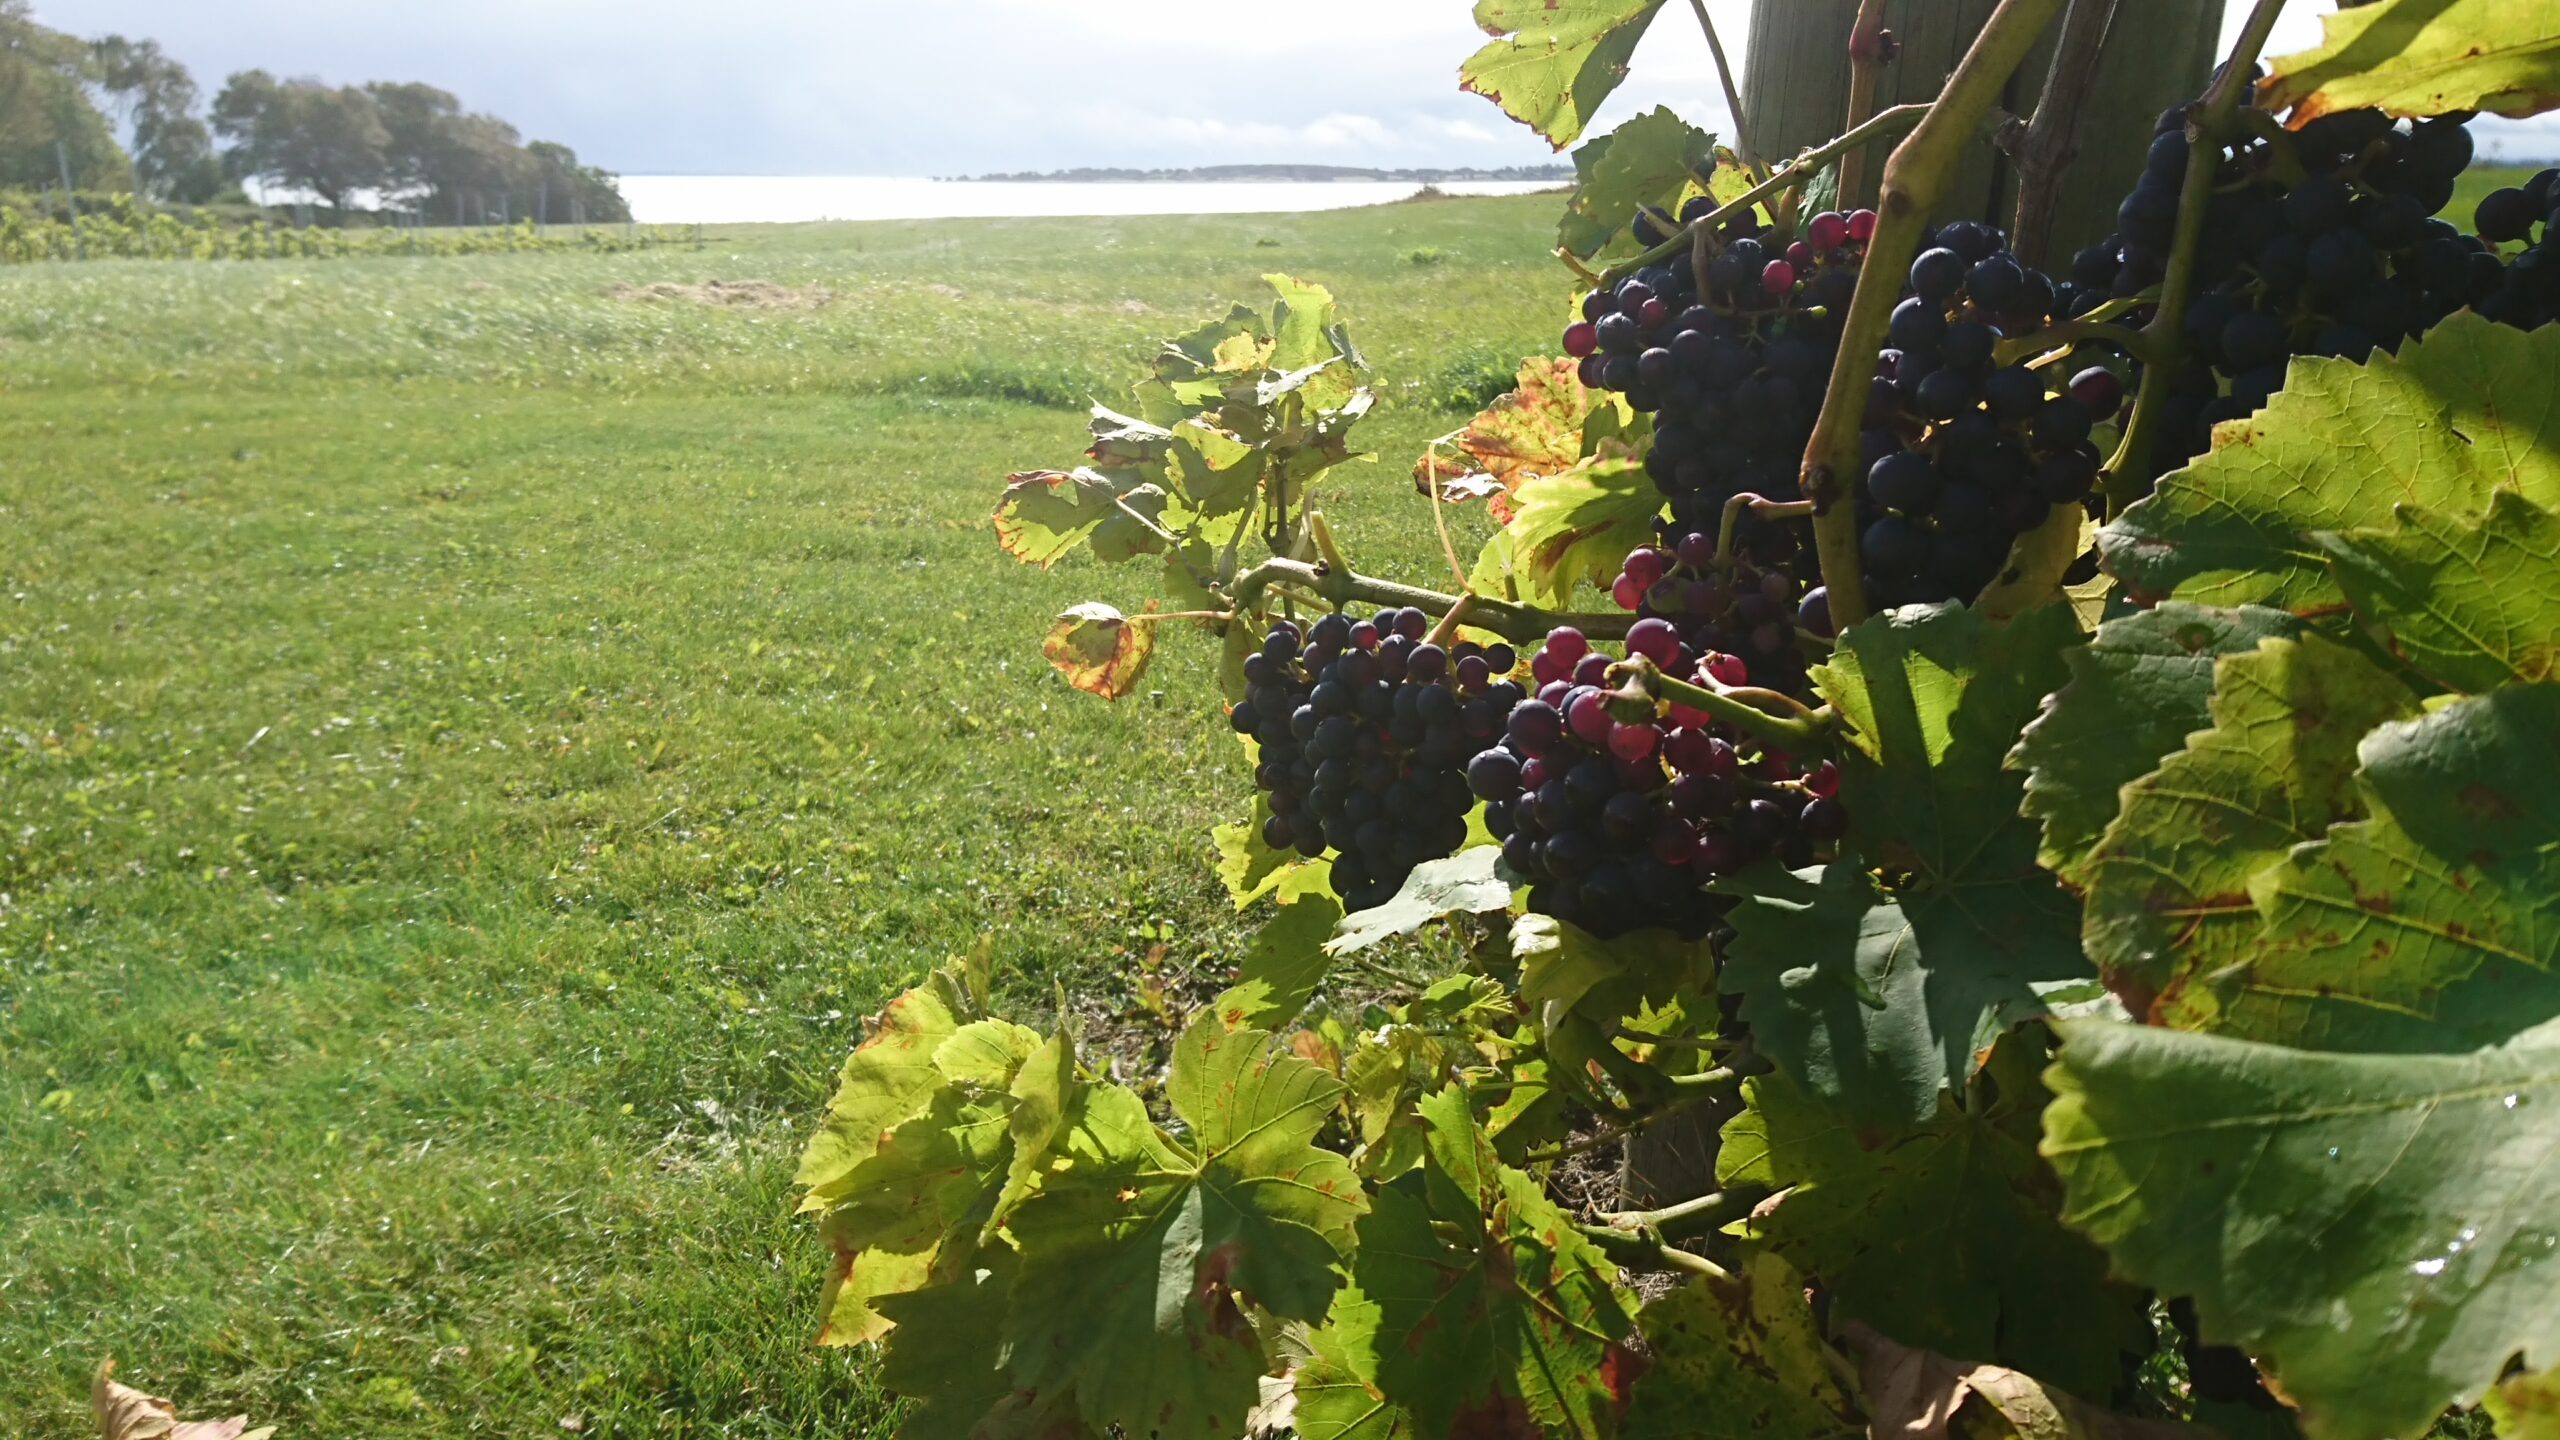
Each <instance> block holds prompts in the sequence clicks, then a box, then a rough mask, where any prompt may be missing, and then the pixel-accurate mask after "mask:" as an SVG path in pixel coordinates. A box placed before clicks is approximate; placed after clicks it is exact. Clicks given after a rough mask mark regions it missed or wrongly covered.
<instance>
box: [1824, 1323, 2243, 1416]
mask: <svg viewBox="0 0 2560 1440" xmlns="http://www.w3.org/2000/svg"><path fill="white" fill-rule="evenodd" d="M1846 1328H1847V1334H1846V1335H1845V1337H1844V1338H1845V1339H1846V1340H1847V1342H1848V1345H1849V1348H1850V1349H1852V1350H1854V1351H1856V1352H1857V1355H1858V1381H1859V1390H1860V1392H1861V1394H1862V1395H1863V1396H1864V1397H1865V1399H1866V1405H1867V1413H1868V1417H1869V1420H1868V1424H1869V1429H1867V1430H1866V1431H1865V1432H1863V1433H1865V1434H1869V1435H1873V1436H1879V1437H1881V1436H1888V1435H1889V1436H1893V1437H1895V1440H1958V1437H1974V1436H1983V1437H2016V1440H2219V1437H2220V1436H2221V1434H2222V1432H2220V1431H2218V1430H2213V1429H2208V1428H2206V1427H2204V1426H2201V1425H2181V1424H2177V1423H2176V1422H2174V1421H2168V1420H2142V1419H2136V1418H2135V1417H2133V1416H2130V1415H2118V1414H2116V1413H2114V1412H2113V1411H2109V1410H2102V1409H2100V1408H2099V1407H2097V1406H2095V1405H2092V1404H2090V1403H2089V1402H2087V1401H2085V1400H2082V1399H2079V1398H2078V1397H2076V1396H2072V1395H2066V1394H2064V1393H2063V1392H2062V1391H2060V1390H2057V1389H2054V1388H2053V1387H2052V1386H2050V1385H2047V1384H2045V1383H2044V1382H2042V1381H2040V1380H2037V1379H2036V1378H2035V1377H2034V1376H2032V1375H2028V1374H2025V1373H2023V1372H2021V1371H2017V1370H2011V1369H2008V1368H2006V1367H2004V1366H1999V1365H1976V1364H1974V1363H1972V1362H1971V1361H1967V1360H1952V1359H1949V1358H1948V1357H1946V1356H1944V1355H1939V1354H1935V1353H1933V1352H1930V1351H1927V1350H1915V1349H1912V1348H1910V1347H1908V1346H1904V1345H1896V1344H1895V1343H1893V1342H1892V1341H1891V1340H1888V1339H1886V1338H1885V1337H1884V1336H1882V1335H1879V1334H1877V1333H1876V1332H1875V1331H1874V1330H1872V1329H1870V1328H1869V1327H1867V1326H1864V1325H1850V1326H1848V1327H1846Z"/></svg>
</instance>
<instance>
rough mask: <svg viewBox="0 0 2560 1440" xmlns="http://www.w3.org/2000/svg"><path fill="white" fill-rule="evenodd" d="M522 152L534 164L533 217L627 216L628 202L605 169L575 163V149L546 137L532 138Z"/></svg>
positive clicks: (596, 218)
mask: <svg viewBox="0 0 2560 1440" xmlns="http://www.w3.org/2000/svg"><path fill="white" fill-rule="evenodd" d="M524 148H525V153H526V154H527V155H529V156H531V157H532V158H533V161H534V164H535V167H536V169H535V181H536V190H535V205H536V210H535V213H534V218H535V219H537V220H541V221H544V222H549V221H553V220H579V221H596V222H607V221H617V220H628V219H630V218H631V206H630V204H629V203H628V202H626V201H625V200H624V199H623V198H622V188H621V187H620V186H619V185H617V184H615V183H614V182H615V180H616V178H617V177H616V176H615V175H614V174H613V172H611V171H609V170H604V169H601V168H599V167H597V166H593V165H581V164H579V163H578V152H577V151H575V150H572V149H570V148H569V147H568V146H566V145H562V144H558V143H556V142H554V141H550V140H536V141H534V142H533V143H532V144H530V145H527V146H526V147H524Z"/></svg>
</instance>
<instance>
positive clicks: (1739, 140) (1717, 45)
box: [1689, 0, 1769, 181]
mask: <svg viewBox="0 0 2560 1440" xmlns="http://www.w3.org/2000/svg"><path fill="white" fill-rule="evenodd" d="M1689 8H1690V9H1691V10H1693V11H1695V12H1696V13H1697V16H1698V28H1699V29H1701V30H1704V31H1706V32H1707V52H1708V53H1709V54H1711V55H1713V56H1715V57H1716V78H1717V79H1718V80H1721V81H1723V82H1724V103H1725V108H1726V109H1728V110H1730V111H1732V112H1733V153H1735V154H1736V155H1739V156H1741V157H1742V168H1743V169H1745V170H1747V171H1749V172H1750V173H1751V178H1752V179H1753V180H1755V181H1758V180H1766V179H1768V178H1769V172H1768V171H1766V170H1763V169H1761V168H1760V157H1759V155H1758V154H1756V153H1754V152H1753V150H1752V148H1751V136H1750V133H1749V132H1748V131H1747V130H1745V129H1744V127H1743V123H1742V87H1741V86H1739V85H1736V84H1734V83H1733V66H1731V65H1729V64H1727V63H1726V62H1725V58H1724V42H1723V41H1721V40H1719V39H1717V38H1716V22H1715V19H1714V17H1712V16H1710V15H1708V14H1707V0H1689Z"/></svg>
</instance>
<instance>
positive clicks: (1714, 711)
mask: <svg viewBox="0 0 2560 1440" xmlns="http://www.w3.org/2000/svg"><path fill="white" fill-rule="evenodd" d="M1609 674H1610V676H1611V677H1612V678H1619V677H1624V678H1626V679H1629V680H1632V681H1633V682H1634V683H1635V684H1636V686H1637V687H1638V689H1639V691H1641V692H1642V693H1643V694H1645V695H1647V696H1649V697H1650V698H1653V699H1656V700H1667V701H1669V702H1671V703H1672V704H1674V705H1686V706H1687V707H1689V708H1690V709H1692V710H1703V711H1705V712H1706V713H1707V714H1709V715H1712V716H1714V717H1715V718H1717V719H1718V720H1721V721H1723V722H1725V723H1726V724H1728V725H1731V726H1733V727H1734V728H1735V729H1737V730H1745V731H1748V732H1750V733H1751V734H1753V735H1756V736H1758V737H1760V738H1761V739H1762V740H1765V741H1767V742H1768V743H1770V744H1772V745H1775V746H1777V747H1779V748H1780V749H1782V750H1784V751H1786V752H1787V753H1788V754H1790V755H1803V754H1806V753H1809V752H1815V751H1819V750H1820V749H1821V748H1822V746H1823V743H1824V741H1825V740H1826V739H1827V738H1828V737H1829V735H1830V734H1831V724H1832V718H1833V717H1832V711H1831V707H1830V706H1828V705H1826V706H1824V707H1822V708H1821V709H1819V710H1804V709H1803V707H1802V706H1801V705H1798V704H1797V702H1796V701H1795V700H1793V699H1792V698H1790V697H1787V696H1784V695H1779V694H1777V693H1776V692H1775V691H1769V690H1758V691H1754V692H1753V693H1754V694H1758V695H1766V696H1768V697H1769V698H1771V699H1772V700H1784V701H1786V703H1788V704H1789V705H1796V708H1797V709H1798V710H1799V711H1800V712H1801V713H1799V714H1795V715H1780V714H1777V713H1775V712H1773V711H1769V710H1763V709H1761V708H1760V707H1759V706H1757V705H1753V704H1751V703H1749V702H1748V701H1745V700H1743V699H1741V698H1740V697H1739V696H1738V695H1736V694H1733V693H1731V692H1728V691H1724V690H1710V689H1708V688H1706V687H1705V686H1703V685H1693V684H1691V683H1689V682H1688V681H1686V680H1680V679H1675V678H1673V677H1672V676H1669V675H1666V674H1664V673H1662V669H1661V667H1659V666H1657V665H1655V664H1654V663H1653V661H1651V660H1650V659H1647V658H1646V657H1644V656H1642V655H1631V656H1629V657H1627V658H1626V659H1624V660H1621V661H1619V662H1618V663H1617V664H1615V665H1612V666H1610V667H1609Z"/></svg>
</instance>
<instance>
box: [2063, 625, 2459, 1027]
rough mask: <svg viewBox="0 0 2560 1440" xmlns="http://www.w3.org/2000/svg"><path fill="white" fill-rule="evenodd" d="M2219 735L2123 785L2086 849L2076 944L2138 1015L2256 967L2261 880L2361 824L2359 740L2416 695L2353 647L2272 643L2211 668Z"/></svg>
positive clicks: (2305, 641) (2409, 705)
mask: <svg viewBox="0 0 2560 1440" xmlns="http://www.w3.org/2000/svg"><path fill="white" fill-rule="evenodd" d="M2211 708H2212V713H2213V719H2214V726H2213V728H2212V729H2210V730H2200V731H2198V732H2196V733H2195V734H2194V735H2192V736H2190V737H2188V740H2187V744H2186V748H2184V749H2182V750H2180V751H2179V752H2178V753H2177V754H2175V755H2172V756H2170V757H2169V758H2168V759H2167V760H2165V761H2162V762H2161V765H2160V768H2159V769H2157V770H2154V771H2152V772H2151V773H2150V774H2148V775H2146V776H2144V777H2142V778H2141V779H2139V780H2136V781H2134V782H2133V783H2132V784H2130V785H2127V786H2126V787H2124V809H2123V811H2122V813H2120V814H2118V815H2117V816H2116V819H2115V822H2114V823H2113V824H2111V825H2109V826H2108V827H2107V830H2106V833H2105V834H2104V835H2102V836H2100V837H2099V840H2098V844H2097V848H2095V849H2094V850H2092V851H2090V852H2089V858H2088V860H2087V862H2086V863H2085V864H2084V865H2083V866H2082V867H2081V874H2082V876H2083V878H2084V879H2085V881H2086V883H2087V886H2088V905H2087V908H2086V909H2085V910H2084V911H2083V912H2082V928H2081V938H2082V940H2083V942H2084V943H2085V944H2086V945H2087V946H2088V950H2089V958H2090V959H2092V960H2094V961H2096V962H2097V964H2098V969H2099V970H2100V971H2101V972H2102V973H2104V974H2105V975H2106V977H2107V984H2108V986H2109V988H2111V989H2113V990H2114V991H2115V992H2116V993H2117V994H2119V995H2123V996H2127V997H2128V998H2127V1001H2126V1003H2127V1004H2128V1005H2129V1006H2131V1007H2132V1008H2133V1009H2134V1010H2135V1011H2136V1012H2137V1013H2139V1012H2141V1011H2143V1010H2145V1009H2147V1008H2148V1007H2149V1005H2150V1003H2151V1002H2152V1000H2154V999H2155V998H2157V997H2158V996H2159V995H2160V994H2161V992H2163V991H2164V990H2171V989H2174V988H2176V987H2177V986H2179V985H2182V984H2185V983H2187V982H2189V981H2191V980H2193V979H2194V978H2195V977H2197V976H2199V975H2210V974H2212V973H2214V972H2216V971H2219V970H2221V969H2223V968H2224V967H2226V966H2228V965H2231V964H2233V963H2235V962H2237V961H2239V960H2241V959H2243V958H2245V957H2246V956H2247V955H2248V954H2249V952H2250V951H2251V949H2252V948H2253V947H2254V946H2255V945H2256V944H2257V940H2258V912H2257V909H2256V907H2255V905H2254V903H2253V902H2252V900H2251V899H2250V888H2249V887H2250V884H2251V882H2252V880H2254V879H2255V877H2256V876H2257V875H2258V874H2259V872H2261V871H2263V870H2266V869H2268V868H2270V867H2271V866H2274V865H2277V864H2279V863H2281V862H2282V861H2283V859H2284V857H2285V853H2286V852H2287V851H2288V850H2290V849H2291V848H2292V847H2294V846H2296V845H2299V844H2302V843H2304V842H2306V841H2311V840H2317V839H2319V838H2320V837H2321V836H2322V835H2324V834H2326V833H2327V832H2328V829H2329V827H2330V826H2331V825H2334V824H2337V823H2338V822H2340V821H2343V820H2350V819H2353V818H2355V816H2356V814H2357V813H2358V810H2359V808H2360V807H2359V805H2358V803H2357V798H2356V787H2355V780H2354V776H2355V767H2356V744H2357V742H2358V741H2360V740H2362V739H2363V738H2364V736H2365V734H2366V732H2368V731H2370V730H2372V729H2373V728H2374V727H2375V726H2377V725H2380V724H2382V723H2383V722H2384V721H2386V720H2395V719H2399V718H2401V717H2403V716H2406V715H2411V714H2414V713H2416V710H2417V697H2416V696H2414V695H2411V694H2410V693H2409V691H2408V688H2407V687H2406V686H2403V685H2402V684H2401V683H2400V682H2399V681H2398V680H2395V679H2393V678H2392V677H2391V676H2390V675H2389V674H2388V673H2386V672H2385V671H2384V670H2383V669H2382V668H2381V667H2380V666H2377V665H2375V664H2374V663H2373V662H2372V661H2370V660H2367V659H2365V658H2364V657H2363V656H2362V655H2359V654H2357V653H2356V652H2355V651H2353V650H2350V649H2348V648H2347V647H2346V646H2344V645H2340V644H2337V643H2335V642H2333V641H2329V640H2324V639H2322V638H2321V637H2319V636H2317V635H2305V636H2304V637H2302V638H2301V639H2299V640H2268V641H2265V642H2263V643H2262V644H2261V645H2260V646H2259V648H2257V649H2255V650H2251V651H2247V652H2245V653H2242V654H2237V655H2226V656H2224V657H2222V659H2221V660H2220V661H2218V662H2216V664H2215V666H2214V692H2213V698H2212V701H2211Z"/></svg>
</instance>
